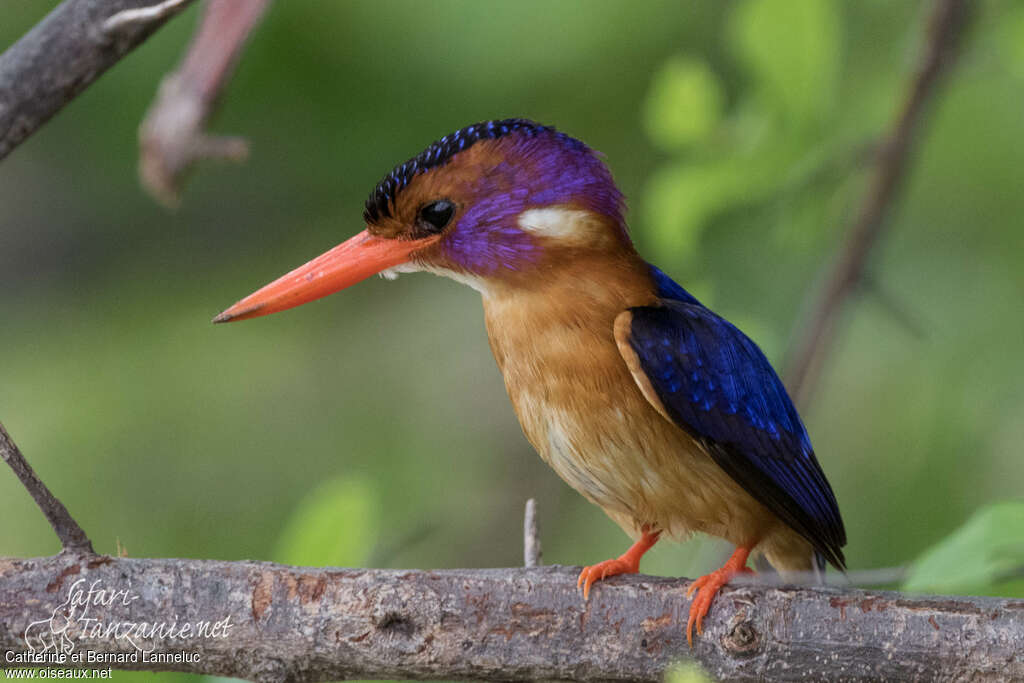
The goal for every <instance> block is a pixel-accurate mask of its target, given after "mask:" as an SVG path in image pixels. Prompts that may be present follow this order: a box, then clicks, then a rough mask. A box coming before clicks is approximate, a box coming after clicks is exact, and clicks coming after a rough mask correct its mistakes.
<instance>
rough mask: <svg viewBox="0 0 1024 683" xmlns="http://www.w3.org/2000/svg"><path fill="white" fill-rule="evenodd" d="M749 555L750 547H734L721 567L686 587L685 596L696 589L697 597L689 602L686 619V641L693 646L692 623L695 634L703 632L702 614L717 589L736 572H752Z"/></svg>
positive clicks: (706, 610) (705, 612) (709, 606)
mask: <svg viewBox="0 0 1024 683" xmlns="http://www.w3.org/2000/svg"><path fill="white" fill-rule="evenodd" d="M748 555H750V548H744V547H742V546H740V547H738V548H736V551H735V552H734V553H733V554H732V556H731V557H730V558H729V559H728V560H726V562H725V565H723V566H722V568H721V569H716V570H715V571H713V572H711V573H710V574H707V575H705V576H702V577H700V578H699V579H697V580H696V581H694V582H693V583H691V584H690V587H689V588H687V589H686V597H690V596H691V595H693V592H694V591H697V597H695V598H694V599H693V602H692V603H690V618H689V619H688V620H687V621H686V642H687V643H689V644H690V647H693V625H694V624H697V635H701V634H703V633H704V629H703V621H704V615H706V614H707V613H708V609H710V608H711V603H712V601H714V599H715V595H717V594H718V590H719V589H720V588H721V587H722V586H724V585H725V584H727V583H729V580H730V579H732V577H734V576H736V575H737V574H753V573H754V572H753V570H751V569H748V568H747V556H748Z"/></svg>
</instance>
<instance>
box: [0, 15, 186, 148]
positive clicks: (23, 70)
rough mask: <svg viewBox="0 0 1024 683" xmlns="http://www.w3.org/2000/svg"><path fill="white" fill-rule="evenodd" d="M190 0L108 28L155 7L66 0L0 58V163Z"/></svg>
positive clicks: (137, 16)
mask: <svg viewBox="0 0 1024 683" xmlns="http://www.w3.org/2000/svg"><path fill="white" fill-rule="evenodd" d="M191 2H192V0H181V2H177V3H175V4H174V6H173V7H170V8H167V10H166V11H163V12H150V13H143V14H139V15H135V16H134V17H131V15H124V14H122V18H125V17H130V19H126V20H123V21H121V20H119V21H115V22H112V23H110V24H109V25H107V22H108V20H110V19H111V17H114V16H115V15H118V14H120V13H123V12H124V11H125V10H136V9H139V8H145V7H149V6H151V5H155V4H157V3H156V1H155V0H64V2H62V3H61V4H60V5H58V6H57V8H56V9H54V10H53V11H52V12H50V13H49V14H48V15H47V16H46V18H45V19H43V20H42V21H41V22H39V23H38V24H36V26H35V27H34V28H33V29H32V30H31V31H29V32H28V33H26V34H25V35H24V36H22V38H21V39H20V40H19V41H18V42H16V43H15V44H14V45H12V46H11V47H9V48H8V49H7V50H6V51H5V52H4V53H3V54H2V55H0V159H3V158H4V157H5V156H7V155H8V154H9V153H10V152H11V150H13V149H14V148H15V147H17V146H18V145H19V144H21V143H22V142H23V141H24V140H25V139H26V138H28V136H30V135H31V134H32V133H34V132H35V131H36V129H38V128H39V127H40V126H42V125H43V124H44V123H46V122H47V121H48V120H50V117H52V116H53V115H54V114H56V113H57V112H58V111H60V110H61V109H62V108H63V107H64V105H66V104H67V103H68V102H70V101H71V100H73V99H74V98H75V97H76V96H77V95H78V94H79V93H80V92H82V91H83V90H85V89H86V88H87V87H88V86H89V85H90V84H92V82H93V81H95V80H96V79H97V78H99V76H100V75H101V74H103V72H104V71H106V70H107V69H109V68H110V67H111V66H113V65H114V64H116V63H117V62H118V61H119V60H120V59H121V58H122V57H124V56H125V55H126V54H128V53H129V52H130V51H131V50H132V49H133V48H135V47H136V46H137V45H139V44H140V43H142V41H144V40H145V39H146V38H148V37H149V36H150V35H151V34H152V33H153V32H154V31H156V30H157V29H158V28H160V27H161V26H162V25H163V24H164V22H165V21H167V19H168V18H169V17H171V16H173V15H174V14H176V13H177V12H179V11H181V9H183V8H184V7H185V6H187V5H188V4H189V3H191ZM163 4H165V5H166V4H167V3H163Z"/></svg>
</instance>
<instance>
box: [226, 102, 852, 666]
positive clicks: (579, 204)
mask: <svg viewBox="0 0 1024 683" xmlns="http://www.w3.org/2000/svg"><path fill="white" fill-rule="evenodd" d="M363 219H364V221H365V225H366V227H365V229H364V230H363V231H362V232H359V233H358V234H356V235H355V236H353V237H351V238H350V239H348V240H346V241H344V242H343V243H341V244H339V245H338V246H336V247H334V248H333V249H330V250H329V251H327V252H325V253H324V254H322V255H321V256H319V257H317V258H315V259H313V260H312V261H310V262H308V263H307V264H305V265H303V266H300V267H299V268H296V269H295V270H293V271H291V272H289V273H288V274H286V275H284V276H282V277H280V278H278V279H277V280H275V281H273V282H271V283H270V284H268V285H266V286H264V287H263V288H261V289H259V290H258V291H256V292H255V293H253V294H251V295H249V296H247V297H245V298H244V299H242V300H240V301H238V302H237V303H236V304H234V305H233V306H231V307H230V308H228V309H227V310H225V311H224V312H223V313H221V314H219V315H218V316H216V317H215V318H214V322H216V323H223V322H229V321H238V320H245V319H248V318H254V317H257V316H263V315H267V314H270V313H275V312H278V311H283V310H285V309H289V308H292V307H295V306H298V305H300V304H303V303H306V302H309V301H312V300H314V299H318V298H320V297H323V296H326V295H328V294H331V293H333V292H336V291H339V290H341V289H345V288H346V287H349V286H351V285H354V284H356V283H357V282H360V281H362V280H365V279H366V278H368V277H370V276H372V275H374V274H381V275H383V276H385V277H388V278H393V277H397V275H398V274H399V273H407V272H417V271H426V272H429V273H434V274H436V275H441V276H444V277H447V278H450V279H452V280H455V281H457V282H460V283H463V284H466V285H468V286H470V287H472V288H473V289H475V290H477V291H478V292H479V293H480V295H481V298H482V301H483V308H484V317H485V323H486V327H487V335H488V339H489V342H490V346H491V350H492V351H493V354H494V358H495V360H496V361H497V365H498V367H499V369H500V370H501V373H502V376H503V378H504V382H505V388H506V390H507V392H508V395H509V398H510V399H511V402H512V405H513V407H514V409H515V412H516V413H517V415H518V418H519V422H520V425H521V427H522V430H523V432H524V434H525V436H526V438H527V440H528V441H529V442H530V444H531V445H532V446H533V447H534V449H536V451H537V452H538V453H539V455H540V457H541V458H542V459H543V460H545V461H546V462H547V464H548V465H550V466H551V468H552V469H554V471H555V472H556V473H557V474H558V475H559V476H560V477H561V478H562V479H563V480H565V481H566V482H567V483H568V484H569V485H570V486H571V487H572V488H574V489H575V490H576V491H578V492H579V493H580V494H582V495H583V497H584V498H586V499H587V500H589V501H590V502H592V503H595V504H596V505H598V506H599V507H600V508H601V509H603V510H604V512H605V513H606V514H607V515H608V516H609V517H610V518H611V519H612V520H613V521H615V522H616V523H617V524H618V525H619V526H620V527H621V528H622V529H623V531H625V532H626V534H627V535H628V536H629V537H630V538H631V539H632V540H633V541H634V543H633V545H632V546H631V547H630V548H629V549H628V550H626V552H624V553H623V554H622V555H620V556H619V557H617V558H613V559H609V560H606V561H604V562H599V563H597V564H594V565H590V566H586V567H584V568H583V569H582V571H581V572H580V574H579V577H578V580H577V587H582V590H583V598H584V600H588V599H589V597H590V591H591V587H592V586H593V584H594V583H595V582H597V581H600V580H603V579H607V578H609V577H612V576H615V575H619V574H630V573H637V572H638V571H639V563H640V558H641V557H642V556H643V555H644V553H646V552H647V551H648V550H649V549H650V548H651V547H652V546H653V545H654V544H655V543H656V542H657V541H658V540H659V538H661V536H663V535H664V536H666V537H671V538H674V539H677V540H684V539H686V538H688V537H689V536H691V535H692V534H694V533H704V534H707V535H711V536H715V537H719V538H723V539H726V540H727V541H729V542H730V543H731V544H732V545H734V546H735V551H734V552H733V553H732V555H731V556H730V557H729V558H728V560H727V561H726V562H725V564H724V565H723V566H722V567H721V568H719V569H717V570H715V571H712V572H711V573H709V574H707V575H705V576H702V577H700V578H698V579H696V580H695V581H694V582H693V583H692V584H691V585H690V586H689V588H688V590H687V597H690V598H692V599H691V604H690V609H689V613H688V618H687V624H686V629H685V631H686V638H687V641H688V643H689V644H690V646H691V647H692V646H693V629H694V627H695V626H696V630H697V634H698V635H700V634H702V633H703V620H704V617H705V616H706V615H707V614H708V612H709V610H710V608H711V605H712V603H713V601H714V598H715V596H716V595H717V593H718V592H719V590H720V589H721V588H722V587H723V586H725V585H726V584H727V583H728V582H729V581H730V580H731V579H732V578H733V577H735V576H736V575H737V574H741V573H746V572H750V571H751V570H750V569H749V568H748V566H747V562H748V559H749V558H750V557H751V554H752V553H754V554H755V555H763V557H764V558H765V559H766V560H767V562H768V563H769V564H770V565H771V566H772V567H773V568H774V569H776V570H777V571H779V572H780V573H782V574H783V575H786V574H788V573H791V572H801V571H813V572H816V573H820V572H822V571H824V569H825V566H826V563H828V564H831V565H833V566H834V567H836V568H837V569H839V570H841V571H842V570H845V558H844V556H843V551H842V547H843V546H844V545H845V544H846V532H845V530H844V527H843V522H842V518H841V517H840V514H839V508H838V504H837V502H836V498H835V495H834V493H833V491H832V488H831V486H830V484H829V482H828V480H827V479H826V478H825V474H824V472H823V471H822V468H821V466H820V464H819V463H818V460H817V457H816V456H815V452H814V449H813V448H812V447H811V442H810V439H809V437H808V434H807V430H806V428H805V427H804V424H803V422H802V421H801V419H800V416H799V415H798V413H797V410H796V408H795V407H794V405H793V402H792V400H791V399H790V397H789V395H788V394H787V392H786V389H785V387H784V386H783V383H782V381H781V380H780V378H779V376H778V375H777V374H776V372H775V370H774V369H773V368H772V366H771V364H770V363H769V361H768V359H767V358H766V357H765V355H764V353H763V352H762V351H761V349H760V348H759V347H758V346H757V344H756V343H754V342H753V341H752V340H751V339H750V338H749V337H748V336H746V335H745V334H744V333H743V332H742V331H740V330H739V329H738V328H737V327H736V326H734V325H733V324H731V323H730V322H728V321H727V320H725V319H724V318H722V317H721V316H719V315H717V314H716V313H714V312H713V311H711V310H710V309H709V308H707V307H706V306H704V305H703V304H702V303H701V302H700V301H698V300H697V299H696V298H695V297H694V296H693V295H691V294H690V293H689V292H687V291H686V290H685V289H684V288H683V287H682V286H680V285H679V284H677V283H676V282H675V281H673V280H672V279H671V278H670V277H669V276H668V275H667V274H666V273H665V272H663V271H662V270H660V269H659V268H657V267H656V266H654V265H651V264H649V263H648V262H647V261H645V260H644V259H643V258H642V257H641V256H640V255H639V253H638V252H637V250H636V248H635V247H634V245H633V242H632V239H631V237H630V233H629V231H628V228H627V225H626V221H625V200H624V196H623V194H622V192H620V191H619V189H618V187H617V186H616V184H615V182H614V179H613V177H612V174H611V172H610V170H609V169H608V166H607V165H606V164H605V162H604V158H603V156H602V155H600V154H599V153H598V152H596V151H594V150H593V149H591V148H590V147H588V146H587V145H586V144H585V143H584V142H582V141H580V140H579V139H577V138H574V137H572V136H570V135H568V134H566V133H563V132H561V131H559V130H557V129H555V128H554V127H552V126H547V125H542V124H540V123H537V122H534V121H532V120H529V119H524V118H509V119H500V120H490V121H483V122H480V123H475V124H473V125H470V126H466V127H464V128H462V129H460V130H458V131H456V132H454V133H451V134H449V135H445V136H444V137H442V138H440V139H439V140H437V141H435V142H434V143H432V144H430V145H429V146H428V147H427V148H426V149H424V150H423V151H422V152H421V153H419V154H418V155H416V156H415V157H413V158H411V159H409V160H408V161H406V162H405V163H402V164H400V165H398V166H397V167H395V168H394V169H393V170H392V171H391V172H390V173H388V174H387V175H386V176H384V178H383V179H382V180H381V181H380V182H379V183H378V184H377V185H376V187H374V189H373V191H372V192H371V193H370V196H369V198H368V199H367V201H366V205H365V210H364V211H363Z"/></svg>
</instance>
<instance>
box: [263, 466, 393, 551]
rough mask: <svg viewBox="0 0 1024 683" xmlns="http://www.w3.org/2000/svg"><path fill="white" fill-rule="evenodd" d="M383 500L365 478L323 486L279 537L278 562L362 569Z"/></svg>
mask: <svg viewBox="0 0 1024 683" xmlns="http://www.w3.org/2000/svg"><path fill="white" fill-rule="evenodd" d="M376 509H377V501H376V497H375V496H374V493H373V490H372V488H371V487H370V486H369V485H368V484H367V483H366V482H364V481H362V480H359V479H348V478H337V479H330V480H328V481H325V482H323V483H321V484H320V485H319V486H317V487H316V488H315V489H313V490H312V491H311V492H310V493H309V494H307V495H306V497H305V498H304V499H303V500H302V501H301V502H300V503H299V505H298V507H297V508H296V509H295V511H294V512H293V513H292V515H291V518H290V519H289V520H288V523H287V524H286V525H285V529H284V532H283V533H282V534H281V537H280V538H279V539H278V544H277V551H276V552H275V553H274V558H275V559H276V560H277V561H278V562H283V563H285V564H294V565H302V566H312V567H326V566H332V567H357V566H359V565H361V564H363V563H364V562H365V561H366V559H367V557H368V556H369V553H370V550H371V549H372V544H373V540H374V536H375V535H376V529H375V520H376V519H377V518H378V515H377V514H376Z"/></svg>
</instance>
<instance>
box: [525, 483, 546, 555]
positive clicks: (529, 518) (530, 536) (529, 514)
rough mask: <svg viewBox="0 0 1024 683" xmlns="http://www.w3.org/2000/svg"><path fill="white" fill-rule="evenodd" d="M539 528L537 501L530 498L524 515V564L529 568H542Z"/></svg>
mask: <svg viewBox="0 0 1024 683" xmlns="http://www.w3.org/2000/svg"><path fill="white" fill-rule="evenodd" d="M537 526H538V525H537V501H536V500H534V499H533V498H530V499H529V500H528V501H526V512H525V514H524V515H523V564H524V565H525V566H527V567H539V566H540V558H541V555H542V550H541V547H540V532H539V531H538V529H537Z"/></svg>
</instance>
